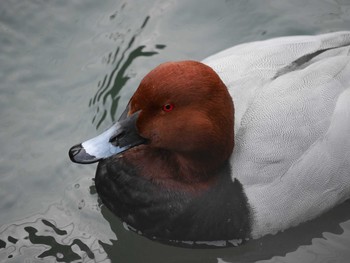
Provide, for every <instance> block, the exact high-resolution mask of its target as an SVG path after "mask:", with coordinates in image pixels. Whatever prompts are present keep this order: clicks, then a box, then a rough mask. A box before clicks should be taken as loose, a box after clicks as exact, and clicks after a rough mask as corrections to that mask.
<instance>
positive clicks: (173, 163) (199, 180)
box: [125, 146, 225, 194]
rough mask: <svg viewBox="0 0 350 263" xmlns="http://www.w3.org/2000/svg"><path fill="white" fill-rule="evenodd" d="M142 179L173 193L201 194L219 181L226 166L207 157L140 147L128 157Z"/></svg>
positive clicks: (215, 159) (126, 156)
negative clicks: (223, 166)
mask: <svg viewBox="0 0 350 263" xmlns="http://www.w3.org/2000/svg"><path fill="white" fill-rule="evenodd" d="M125 158H126V161H127V162H129V163H130V164H131V165H132V166H133V167H136V168H137V170H138V174H139V175H140V176H142V177H146V178H147V179H149V180H151V181H152V182H155V183H156V184H158V185H162V186H164V187H165V188H168V189H172V190H181V191H184V192H190V193H197V194H200V193H202V192H203V191H205V190H207V189H208V188H210V187H211V186H212V185H213V184H215V182H216V181H217V180H218V177H219V173H218V170H219V169H220V166H221V165H222V164H223V163H224V162H225V160H224V161H220V160H218V158H214V157H212V156H210V155H208V154H206V155H205V154H194V153H191V154H188V153H174V152H170V151H166V150H162V149H156V148H151V147H147V146H141V147H137V148H134V149H131V150H130V151H128V152H127V153H126V154H125Z"/></svg>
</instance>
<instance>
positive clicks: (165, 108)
mask: <svg viewBox="0 0 350 263" xmlns="http://www.w3.org/2000/svg"><path fill="white" fill-rule="evenodd" d="M173 109H174V105H173V104H170V103H168V104H164V105H163V111H165V112H169V111H172V110H173Z"/></svg>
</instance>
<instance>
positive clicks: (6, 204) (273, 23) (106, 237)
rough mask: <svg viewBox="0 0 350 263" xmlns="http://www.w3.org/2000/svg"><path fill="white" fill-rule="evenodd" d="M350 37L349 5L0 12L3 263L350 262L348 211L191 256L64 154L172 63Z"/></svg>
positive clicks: (101, 6)
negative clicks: (129, 216) (120, 215)
mask: <svg viewBox="0 0 350 263" xmlns="http://www.w3.org/2000/svg"><path fill="white" fill-rule="evenodd" d="M348 29H350V1H349V0H322V1H320V0H294V1H291V0H267V1H252V0H250V1H249V0H241V1H233V0H231V1H230V0H227V1H224V0H220V1H210V0H205V1H204V0H191V1H160V0H150V1H136V0H134V1H116V0H113V1H112V0H107V1H93V0H85V1H84V0H75V1H68V0H66V1H63V0H61V1H58V0H56V1H55V0H51V1H44V0H27V1H23V0H6V1H1V3H0V121H1V126H0V127H1V128H0V147H1V156H0V261H1V262H127V263H129V262H152V263H155V262H204V263H206V262H255V261H258V262H317V263H318V262H348V260H349V258H350V250H349V247H350V202H349V201H348V202H345V203H344V204H342V205H340V206H338V207H336V208H334V209H333V210H331V211H330V212H328V213H327V214H325V215H323V216H321V217H320V218H318V219H316V220H313V221H311V222H308V223H305V224H302V225H300V226H298V227H295V228H291V229H289V230H287V231H285V232H283V233H279V234H277V235H273V236H272V235H269V236H266V237H264V238H261V239H258V240H254V241H250V242H247V243H246V244H245V245H243V246H240V247H237V248H226V249H184V248H176V247H171V246H166V245H161V244H158V243H155V242H152V241H150V240H147V239H145V238H144V237H141V236H138V235H136V234H134V233H132V232H129V231H127V230H126V229H125V228H124V227H123V224H122V223H121V222H120V221H119V220H118V219H117V218H116V217H114V216H113V215H112V214H111V213H110V212H109V211H108V210H107V209H106V208H104V207H103V206H100V204H99V201H98V197H97V194H96V192H95V189H94V183H93V177H94V172H95V169H96V166H95V165H89V166H83V165H77V164H73V163H71V162H70V161H69V158H68V155H67V151H68V149H69V148H70V147H71V146H72V145H73V144H76V143H78V142H80V141H82V140H84V139H87V138H90V137H93V136H94V135H96V134H98V133H99V132H102V131H103V130H104V129H106V128H107V127H109V126H110V125H111V124H112V122H113V120H114V119H115V118H117V116H118V115H119V114H120V113H121V111H122V109H123V108H124V107H125V105H126V103H127V102H128V100H129V98H130V96H131V95H132V93H133V92H134V91H135V89H136V88H137V85H138V83H139V82H140V80H141V78H142V77H143V76H144V75H145V74H146V73H147V72H148V71H149V70H150V69H152V68H153V67H155V66H156V65H158V64H160V63H162V62H164V61H169V60H181V59H195V60H201V59H203V58H205V57H206V56H208V55H211V54H213V53H215V52H217V51H220V50H222V49H224V48H227V47H230V46H233V45H235V44H239V43H244V42H248V41H254V40H261V39H267V38H271V37H277V36H285V35H299V34H318V33H325V32H330V31H337V30H348Z"/></svg>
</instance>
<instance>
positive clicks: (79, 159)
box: [68, 143, 100, 164]
mask: <svg viewBox="0 0 350 263" xmlns="http://www.w3.org/2000/svg"><path fill="white" fill-rule="evenodd" d="M68 154H69V158H70V159H71V161H72V162H74V163H81V164H89V163H95V162H98V161H99V160H100V159H99V158H96V157H95V156H93V155H90V154H88V153H87V152H86V151H85V149H84V147H83V146H82V145H81V143H80V144H77V145H74V146H73V147H72V148H70V150H69V153H68Z"/></svg>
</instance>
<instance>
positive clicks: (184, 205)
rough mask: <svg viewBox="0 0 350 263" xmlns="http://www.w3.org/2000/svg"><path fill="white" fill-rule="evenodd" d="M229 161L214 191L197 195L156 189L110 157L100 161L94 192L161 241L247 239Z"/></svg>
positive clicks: (242, 202)
mask: <svg viewBox="0 0 350 263" xmlns="http://www.w3.org/2000/svg"><path fill="white" fill-rule="evenodd" d="M230 174H231V173H230V166H229V164H228V163H227V164H226V165H225V166H224V167H223V168H222V169H221V171H219V172H218V176H219V180H218V182H217V183H216V184H215V186H214V187H213V188H211V189H210V190H207V191H206V192H205V193H203V194H201V195H200V196H193V195H192V194H189V193H186V192H183V191H174V190H173V189H166V188H164V187H160V186H158V185H156V184H155V183H154V182H152V181H150V180H148V179H146V178H145V177H142V176H138V175H137V171H136V170H135V169H133V168H132V167H130V166H129V165H127V164H125V163H124V161H123V159H122V158H116V157H112V158H109V159H107V160H103V161H101V162H100V163H99V165H98V167H97V172H96V178H95V184H96V190H97V192H98V194H99V196H100V198H101V200H102V202H103V203H104V205H106V206H107V207H108V209H110V210H111V211H112V212H113V213H114V214H115V215H117V216H118V217H119V218H120V219H121V220H123V221H124V222H126V223H127V224H129V225H130V226H132V227H133V228H135V229H136V230H138V231H141V232H142V234H143V235H145V236H146V237H148V238H152V239H154V238H156V239H157V240H159V241H162V242H167V240H180V241H216V240H232V239H244V238H248V237H249V235H250V231H251V220H250V209H249V206H248V203H247V198H246V196H245V194H244V191H243V188H242V185H241V184H240V182H239V181H238V180H234V181H232V179H231V175H230Z"/></svg>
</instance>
